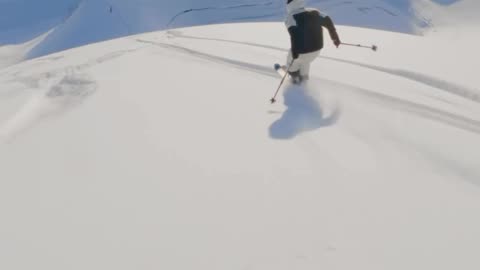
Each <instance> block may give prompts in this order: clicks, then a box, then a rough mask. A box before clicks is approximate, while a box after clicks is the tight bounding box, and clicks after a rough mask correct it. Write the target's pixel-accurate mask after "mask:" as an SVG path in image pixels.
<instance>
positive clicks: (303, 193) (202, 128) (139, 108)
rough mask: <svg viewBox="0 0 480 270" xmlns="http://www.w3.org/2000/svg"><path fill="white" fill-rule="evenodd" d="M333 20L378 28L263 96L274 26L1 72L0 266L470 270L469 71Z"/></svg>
mask: <svg viewBox="0 0 480 270" xmlns="http://www.w3.org/2000/svg"><path fill="white" fill-rule="evenodd" d="M339 33H342V35H345V36H348V37H350V38H352V39H355V40H358V41H359V42H365V41H368V40H372V39H376V38H379V39H382V40H388V41H389V42H388V43H386V44H383V46H382V47H381V50H380V51H378V53H374V52H372V51H371V50H362V49H358V48H350V47H341V48H340V49H338V50H337V49H335V48H333V46H332V45H331V44H330V43H327V45H326V48H325V49H324V50H323V51H322V55H321V56H320V57H319V59H318V60H317V61H316V62H315V63H314V64H313V65H312V74H311V80H310V82H309V83H308V84H307V85H305V86H304V87H301V88H299V87H296V86H291V85H289V84H286V85H285V86H284V88H283V89H282V94H281V95H280V96H279V99H278V103H276V104H275V105H271V104H270V103H269V100H270V98H271V95H272V94H273V91H274V90H275V89H276V87H277V86H278V83H279V81H280V78H279V76H278V74H277V73H276V72H275V71H274V70H273V64H274V63H276V62H282V61H284V60H283V59H285V55H286V51H287V47H288V45H289V43H288V37H287V35H286V34H285V29H284V26H283V25H282V24H280V23H252V24H232V25H217V26H209V27H194V28H188V29H177V30H175V31H168V32H156V33H149V34H142V35H137V36H129V37H124V38H120V39H116V40H113V41H108V42H104V43H97V44H93V45H89V46H85V47H81V48H77V49H73V50H68V51H63V52H60V53H56V54H53V55H50V56H47V57H41V58H37V59H34V60H31V61H26V62H23V63H21V64H18V65H15V66H11V67H8V68H5V69H2V70H0V85H1V88H0V140H1V142H0V167H1V169H0V179H1V180H0V213H2V222H0V239H1V241H0V268H1V269H49V270H57V269H71V268H78V269H92V268H98V269H118V270H123V269H272V270H282V269H353V268H355V269H372V270H377V269H378V270H384V269H439V270H443V269H445V270H447V269H448V270H450V269H467V270H470V269H471V270H473V269H478V268H479V267H480V265H479V262H478V256H477V252H476V251H477V246H478V243H479V241H480V233H479V230H478V228H479V227H480V219H479V218H478V207H479V205H480V196H479V195H480V194H479V193H480V189H479V186H480V182H479V179H480V170H479V168H480V163H479V162H480V148H479V147H480V136H479V134H480V106H479V103H480V100H479V99H478V98H476V97H475V96H474V95H466V94H465V93H470V94H475V93H478V92H475V91H476V90H477V89H476V88H475V86H478V85H480V83H479V82H478V78H471V80H466V79H465V80H455V79H453V77H448V76H438V74H440V73H442V72H444V70H442V68H445V67H446V66H444V65H440V64H439V62H438V61H440V60H442V59H439V57H438V55H442V54H443V53H444V50H443V49H444V48H437V47H431V46H429V45H430V44H429V43H428V40H426V39H424V38H421V37H418V36H412V35H404V34H398V33H392V32H385V31H375V30H367V29H356V28H350V27H339ZM413 48H415V49H413ZM427 51H428V52H430V53H431V54H432V58H431V59H430V58H429V57H430V56H429V55H428V54H426V53H425V52H427ZM399 52H403V53H402V54H399ZM407 60H408V61H407ZM477 77H478V76H477ZM467 82H468V83H467ZM452 86H455V87H454V88H452ZM452 89H455V90H456V91H452ZM399 254H401V259H399Z"/></svg>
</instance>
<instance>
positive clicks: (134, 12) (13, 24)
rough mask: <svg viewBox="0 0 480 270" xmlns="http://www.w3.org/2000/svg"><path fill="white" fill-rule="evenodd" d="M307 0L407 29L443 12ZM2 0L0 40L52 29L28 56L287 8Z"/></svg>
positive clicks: (142, 0) (367, 1)
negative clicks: (9, 0)
mask: <svg viewBox="0 0 480 270" xmlns="http://www.w3.org/2000/svg"><path fill="white" fill-rule="evenodd" d="M440 2H441V3H442V4H445V3H444V1H443V2H442V1H440ZM449 2H451V1H449ZM308 3H309V5H311V6H315V7H318V8H320V9H322V10H323V11H324V12H327V13H329V14H330V15H331V16H332V17H333V18H335V21H336V22H337V23H338V24H342V25H354V26H358V27H370V28H376V29H384V30H389V31H396V32H405V33H415V32H418V28H419V27H420V28H422V27H423V28H424V27H429V26H431V25H434V24H435V22H434V21H432V16H434V14H437V13H434V14H432V12H430V11H431V10H439V12H440V11H444V9H442V8H441V5H440V4H437V3H434V2H432V1H430V0H423V1H414V2H410V1H394V0H361V1H360V0H356V1H335V0H312V1H308ZM418 3H422V5H420V4H418ZM0 5H2V6H1V7H2V8H1V9H0V10H2V12H1V13H5V14H4V16H2V18H4V19H2V21H0V29H3V30H4V31H2V34H0V43H4V44H9V43H11V42H19V41H22V40H27V38H29V37H30V38H33V36H34V35H36V34H39V33H42V32H39V31H41V30H42V29H44V30H43V31H44V32H46V31H47V30H49V29H52V28H54V31H52V33H51V34H50V35H49V36H48V37H47V38H46V39H45V40H44V42H42V43H40V44H38V46H36V47H35V48H34V49H33V50H32V51H31V52H29V53H28V55H27V56H26V57H27V58H35V57H38V56H42V55H47V54H50V53H53V52H57V51H61V50H65V49H68V48H73V47H77V46H81V45H85V44H90V43H94V42H98V41H103V40H108V39H112V38H116V37H120V36H125V35H131V34H137V33H143V32H148V31H154V30H163V29H170V28H177V27H183V26H193V25H202V24H212V23H225V22H252V21H282V20H283V17H284V12H285V1H284V0H249V1H244V0H242V1H240V0H229V1H218V0H202V1H198V0H195V1H192V0H176V1H173V2H168V1H160V0H158V1H152V0H138V1H135V2H132V1H126V0H110V1H94V0H84V1H77V0H70V1H60V0H49V1H48V2H43V1H42V3H39V2H38V1H28V0H23V1H21V2H18V3H15V4H12V3H10V2H7V4H5V3H4V4H2V3H1V2H0ZM15 14H18V16H16V15H15ZM437 17H440V16H437ZM440 18H441V17H440ZM47 27H48V28H47Z"/></svg>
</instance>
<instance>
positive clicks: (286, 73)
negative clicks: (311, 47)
mask: <svg viewBox="0 0 480 270" xmlns="http://www.w3.org/2000/svg"><path fill="white" fill-rule="evenodd" d="M293 61H295V59H292V62H290V64H289V65H288V67H287V70H286V71H285V75H283V78H282V81H281V82H280V85H279V86H278V88H277V91H276V92H275V95H274V96H273V97H272V99H270V102H271V103H272V104H273V103H275V102H276V101H277V100H276V99H275V98H276V97H277V94H278V91H280V88H281V87H282V84H283V81H285V78H287V75H288V70H289V69H290V67H291V66H292V65H293Z"/></svg>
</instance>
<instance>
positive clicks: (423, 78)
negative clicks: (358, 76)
mask: <svg viewBox="0 0 480 270" xmlns="http://www.w3.org/2000/svg"><path fill="white" fill-rule="evenodd" d="M167 34H168V36H167V37H169V38H185V39H195V40H206V41H218V42H225V43H231V44H238V45H246V46H253V47H258V48H265V49H272V50H277V51H282V52H288V49H285V48H280V47H275V46H269V45H263V44H258V43H252V42H244V41H235V40H227V39H220V38H206V37H198V36H191V35H184V34H183V33H182V32H181V31H178V30H170V31H168V32H167ZM319 58H321V59H327V60H331V61H336V62H341V63H346V64H351V65H355V66H358V67H363V68H367V69H371V70H375V71H379V72H383V73H387V74H390V75H394V76H398V77H402V78H406V79H409V80H412V81H416V82H419V83H422V84H425V85H428V86H431V87H434V88H437V89H440V90H444V91H446V92H449V93H451V94H454V95H458V96H461V97H463V98H466V99H469V100H472V101H475V102H478V103H480V94H478V93H479V91H478V90H476V89H470V88H467V87H463V86H461V85H458V84H456V83H452V82H448V81H446V80H442V79H438V78H435V77H433V76H429V75H426V74H421V73H419V72H414V71H409V70H403V69H393V68H387V67H379V66H375V65H368V64H364V63H359V62H355V61H349V60H344V59H339V58H334V57H328V56H319Z"/></svg>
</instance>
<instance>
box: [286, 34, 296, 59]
mask: <svg viewBox="0 0 480 270" xmlns="http://www.w3.org/2000/svg"><path fill="white" fill-rule="evenodd" d="M296 29H297V27H296V26H291V27H289V28H288V33H289V34H290V48H291V51H292V57H293V59H297V58H298V49H297V46H296V45H295V43H296V42H295V35H296V32H297V31H296Z"/></svg>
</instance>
